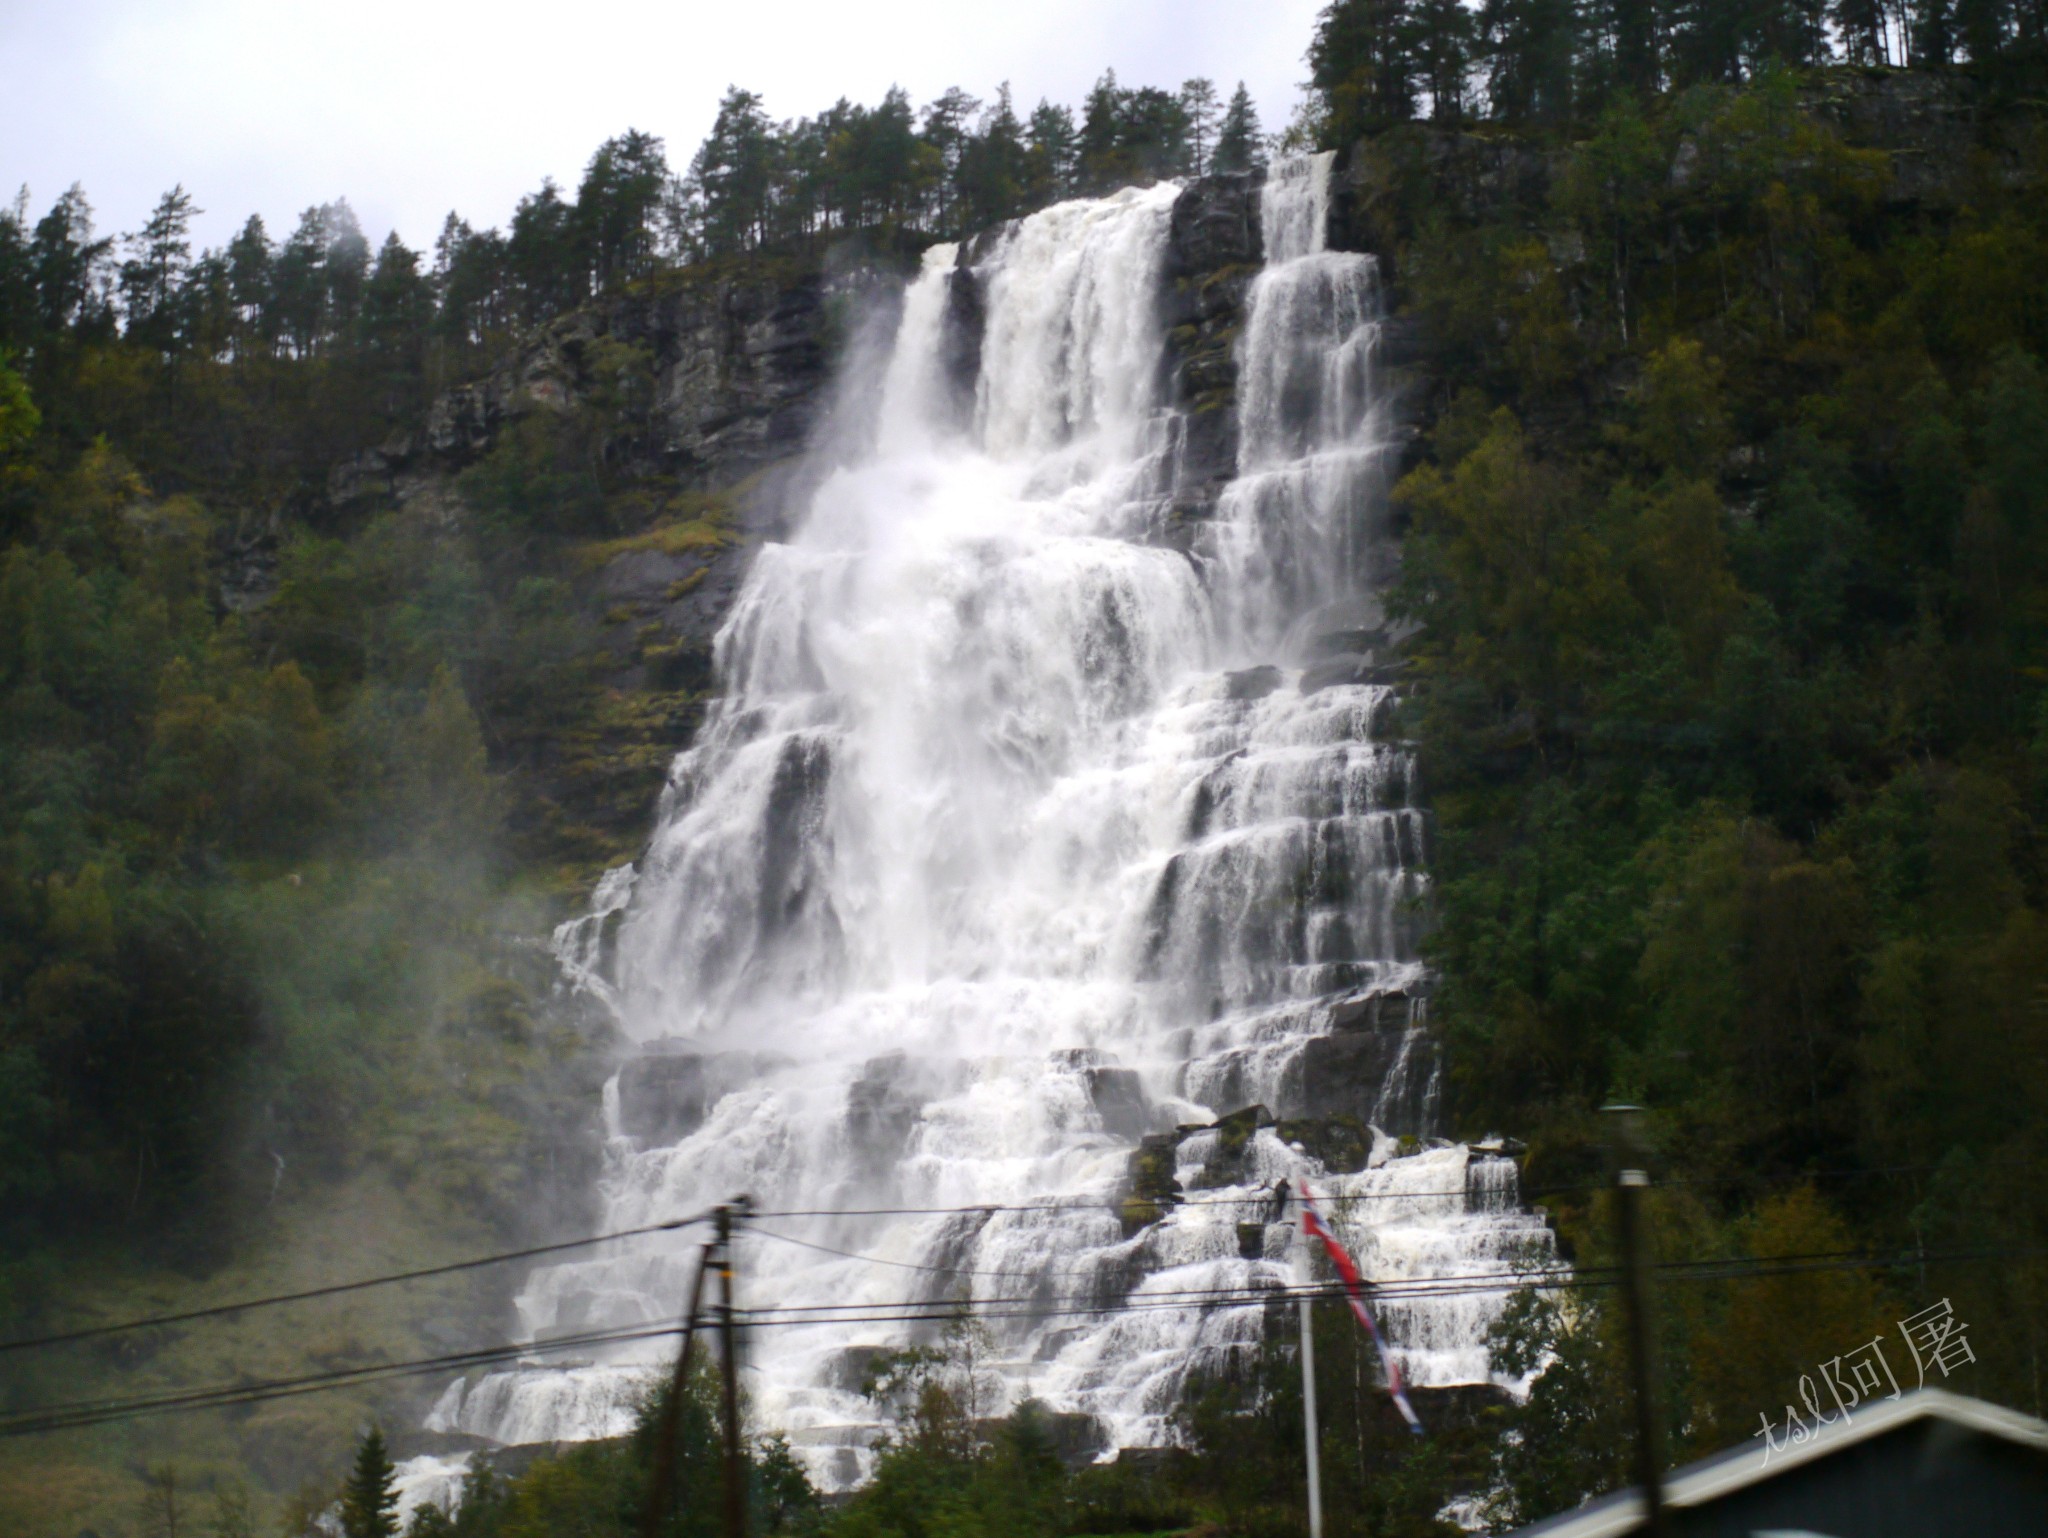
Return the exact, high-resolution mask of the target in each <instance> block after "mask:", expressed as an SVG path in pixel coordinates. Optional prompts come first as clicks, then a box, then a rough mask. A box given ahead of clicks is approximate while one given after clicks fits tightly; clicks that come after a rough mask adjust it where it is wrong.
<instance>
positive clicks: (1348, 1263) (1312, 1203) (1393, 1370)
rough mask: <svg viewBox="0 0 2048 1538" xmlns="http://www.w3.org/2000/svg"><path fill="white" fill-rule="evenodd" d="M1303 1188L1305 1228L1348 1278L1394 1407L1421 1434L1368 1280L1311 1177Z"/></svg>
mask: <svg viewBox="0 0 2048 1538" xmlns="http://www.w3.org/2000/svg"><path fill="white" fill-rule="evenodd" d="M1299 1189H1300V1192H1301V1231H1302V1233H1303V1234H1305V1235H1307V1236H1308V1237H1309V1238H1311V1239H1320V1240H1321V1241H1322V1245H1323V1250H1324V1252H1325V1253H1326V1254H1328V1255H1329V1257H1330V1264H1331V1265H1333V1266H1335V1267H1336V1268H1337V1275H1338V1276H1340V1277H1341V1278H1343V1281H1344V1297H1345V1299H1346V1301H1348V1302H1349V1303H1350V1304H1351V1312H1352V1313H1354V1314H1356V1315H1357V1316H1358V1322H1359V1323H1360V1324H1362V1325H1364V1326H1365V1333H1366V1334H1368V1335H1370V1336H1371V1337H1372V1343H1373V1344H1374V1345H1375V1346H1377V1347H1378V1348H1379V1353H1380V1365H1381V1366H1383V1367H1385V1368H1386V1370H1387V1391H1388V1392H1389V1393H1391V1394H1392V1395H1393V1396H1394V1408H1395V1409H1397V1410H1399V1411H1400V1412H1401V1419H1403V1420H1404V1421H1406V1422H1407V1423H1408V1429H1409V1430H1410V1431H1412V1432H1414V1433H1415V1434H1416V1435H1417V1436H1421V1435H1422V1421H1421V1418H1420V1417H1419V1416H1417V1415H1416V1413H1415V1406H1413V1405H1412V1404H1410V1403H1409V1402H1408V1390H1407V1388H1406V1387H1404V1386H1403V1384H1402V1382H1401V1369H1400V1367H1399V1365H1398V1364H1397V1363H1396V1362H1395V1361H1394V1356H1393V1353H1392V1352H1390V1351H1389V1350H1387V1342H1386V1337H1385V1336H1383V1335H1381V1334H1380V1327H1379V1325H1378V1324H1377V1323H1376V1322H1375V1321H1374V1319H1373V1317H1372V1310H1371V1309H1370V1308H1368V1307H1366V1303H1365V1285H1366V1284H1365V1280H1364V1278H1363V1277H1361V1276H1360V1275H1359V1274H1358V1267H1357V1265H1356V1264H1355V1263H1354V1262H1353V1261H1352V1259H1351V1256H1350V1255H1349V1254H1348V1253H1346V1251H1345V1249H1344V1246H1343V1245H1341V1244H1339V1243H1338V1242H1337V1236H1336V1235H1335V1234H1334V1233H1332V1232H1331V1231H1330V1225H1329V1224H1327V1223H1325V1222H1324V1221H1323V1215H1322V1214H1321V1213H1320V1212H1318V1211H1316V1199H1315V1197H1314V1196H1313V1195H1311V1194H1310V1192H1309V1188H1308V1182H1307V1181H1305V1180H1304V1181H1301V1182H1300V1183H1299Z"/></svg>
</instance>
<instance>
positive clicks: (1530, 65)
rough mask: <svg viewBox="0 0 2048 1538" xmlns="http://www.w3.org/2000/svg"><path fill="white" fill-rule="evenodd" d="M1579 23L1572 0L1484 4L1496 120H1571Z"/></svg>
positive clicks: (1482, 22) (1481, 18) (1491, 0)
mask: <svg viewBox="0 0 2048 1538" xmlns="http://www.w3.org/2000/svg"><path fill="white" fill-rule="evenodd" d="M1578 22H1579V13H1578V8H1577V7H1576V6H1575V5H1574V4H1573V3H1572V0H1486V4H1485V6H1484V8H1483V9H1482V10H1481V11H1480V15H1479V25H1480V29H1481V31H1482V33H1483V34H1484V37H1485V50H1486V57H1487V64H1488V75H1487V95H1488V97H1489V98H1490V99H1491V101H1492V105H1493V110H1494V113H1495V115H1496V116H1499V117H1503V118H1507V119H1509V120H1511V121H1527V120H1530V119H1536V120H1542V121H1551V122H1556V121H1561V120H1564V119H1567V118H1569V117H1570V116H1571V112H1572V107H1573V100H1574V91H1573V86H1574V80H1573V65H1574V62H1575V61H1576V59H1577V55H1578Z"/></svg>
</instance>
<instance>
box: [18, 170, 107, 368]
mask: <svg viewBox="0 0 2048 1538" xmlns="http://www.w3.org/2000/svg"><path fill="white" fill-rule="evenodd" d="M113 245H114V242H113V238H112V237H111V236H106V237H102V238H101V239H99V240H95V239H93V235H92V204H90V203H88V202H87V201H86V198H85V189H84V188H83V187H81V186H79V185H78V184H77V183H76V182H74V183H72V184H71V186H70V188H69V189H67V190H66V191H65V193H64V195H63V196H62V197H60V198H58V199H57V201H56V202H55V203H53V204H51V205H50V211H49V212H48V213H47V214H44V215H43V217H42V218H40V219H38V220H37V221H36V229H35V235H34V238H33V239H32V240H31V241H30V242H29V270H30V271H31V272H32V273H33V274H34V277H35V288H36V319H37V320H38V321H39V322H40V323H41V325H42V328H43V329H44V330H45V331H50V332H57V331H64V330H68V329H76V330H80V331H93V330H98V329H101V328H102V327H110V326H111V324H112V322H111V319H110V318H109V317H108V316H107V314H106V312H105V309H104V305H103V303H102V300H101V297H100V282H99V280H100V275H101V272H102V270H103V268H104V267H105V264H106V261H107V253H108V252H109V251H111V250H112V249H113Z"/></svg>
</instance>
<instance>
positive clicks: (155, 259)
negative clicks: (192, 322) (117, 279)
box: [121, 185, 202, 353]
mask: <svg viewBox="0 0 2048 1538" xmlns="http://www.w3.org/2000/svg"><path fill="white" fill-rule="evenodd" d="M200 212H202V210H200V209H197V208H194V207H193V206H192V195H191V194H190V193H189V192H187V191H186V190H185V189H184V187H183V186H182V185H179V186H176V187H173V188H172V189H171V190H170V191H169V192H167V193H165V194H164V195H163V197H162V198H160V199H158V201H157V205H156V210H155V212H153V213H152V214H151V215H150V216H149V222H148V223H147V224H145V225H143V227H142V228H141V229H140V230H138V231H136V232H135V233H134V234H133V235H128V236H124V237H123V244H124V245H126V246H127V247H128V250H129V253H130V255H129V258H128V260H127V261H125V262H123V263H122V264H121V303H122V307H123V308H124V309H125V310H126V311H127V316H128V334H129V336H131V337H133V338H134V339H135V340H136V341H138V342H141V343H143V344H144V345H145V346H149V347H154V348H155V349H157V351H159V352H163V353H170V352H174V351H176V350H177V348H178V346H179V343H180V341H181V340H182V338H181V337H180V334H179V333H180V331H181V329H182V328H181V327H180V326H179V324H178V321H179V316H178V299H179V294H180V291H181V290H182V288H183V287H184V283H185V277H186V274H187V273H188V272H189V271H190V270H191V266H192V241H191V230H192V216H193V215H194V214H196V213H200Z"/></svg>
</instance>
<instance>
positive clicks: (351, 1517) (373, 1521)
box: [341, 1426, 398, 1538]
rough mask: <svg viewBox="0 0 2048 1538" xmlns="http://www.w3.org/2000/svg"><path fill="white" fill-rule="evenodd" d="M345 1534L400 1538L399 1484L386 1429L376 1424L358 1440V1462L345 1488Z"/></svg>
mask: <svg viewBox="0 0 2048 1538" xmlns="http://www.w3.org/2000/svg"><path fill="white" fill-rule="evenodd" d="M341 1533H342V1538H397V1535H398V1488H397V1484H396V1480H395V1477H394V1472H393V1470H392V1467H391V1455H390V1454H389V1453H388V1452H386V1451H385V1449H384V1433H383V1431H382V1430H380V1429H379V1428H378V1427H376V1426H372V1427H371V1428H370V1429H369V1430H368V1431H366V1432H364V1433H363V1438H362V1440H361V1441H360V1442H358V1443H357V1444H356V1461H355V1466H354V1467H353V1468H351V1469H350V1470H349V1476H348V1481H347V1483H346V1484H344V1485H343V1486H342V1489H341Z"/></svg>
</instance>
